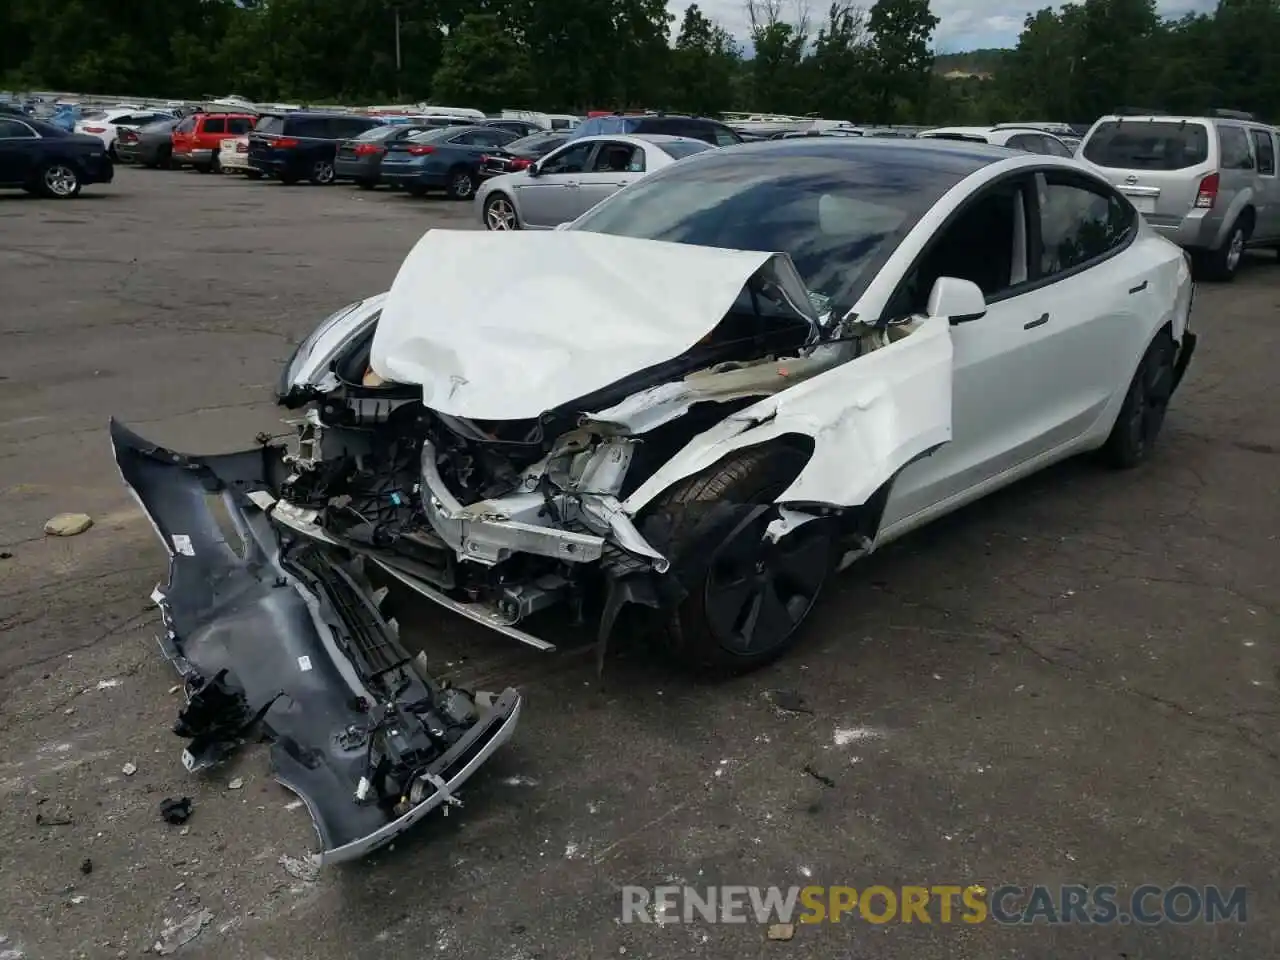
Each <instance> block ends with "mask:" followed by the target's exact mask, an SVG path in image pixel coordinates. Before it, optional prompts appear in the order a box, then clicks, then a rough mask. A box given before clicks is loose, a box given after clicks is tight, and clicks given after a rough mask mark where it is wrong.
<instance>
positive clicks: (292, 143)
mask: <svg viewBox="0 0 1280 960" xmlns="http://www.w3.org/2000/svg"><path fill="white" fill-rule="evenodd" d="M272 146H273V147H279V148H280V149H281V150H292V149H293V148H294V147H297V146H301V143H300V142H299V141H298V140H297V139H296V138H294V137H277V138H276V141H275V143H273V144H272Z"/></svg>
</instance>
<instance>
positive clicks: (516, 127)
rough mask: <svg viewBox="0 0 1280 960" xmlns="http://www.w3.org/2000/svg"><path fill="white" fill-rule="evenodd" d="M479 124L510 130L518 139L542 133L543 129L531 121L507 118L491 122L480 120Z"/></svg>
mask: <svg viewBox="0 0 1280 960" xmlns="http://www.w3.org/2000/svg"><path fill="white" fill-rule="evenodd" d="M480 123H482V124H483V125H484V126H486V127H497V128H498V129H500V130H510V131H511V132H512V133H514V134H515V135H516V136H518V137H528V136H532V135H533V134H535V133H542V132H544V131H543V128H542V127H540V126H538V124H536V123H534V122H533V121H532V120H512V119H510V118H509V117H495V118H493V119H492V120H481V121H480Z"/></svg>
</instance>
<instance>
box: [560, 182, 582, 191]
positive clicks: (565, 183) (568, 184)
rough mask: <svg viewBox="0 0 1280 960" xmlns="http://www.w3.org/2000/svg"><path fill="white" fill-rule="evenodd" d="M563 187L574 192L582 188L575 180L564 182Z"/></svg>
mask: <svg viewBox="0 0 1280 960" xmlns="http://www.w3.org/2000/svg"><path fill="white" fill-rule="evenodd" d="M564 185H565V186H566V187H572V188H573V189H575V190H576V189H578V187H580V186H582V184H580V183H578V181H577V180H566V181H565V182H564Z"/></svg>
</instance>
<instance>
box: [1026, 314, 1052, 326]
mask: <svg viewBox="0 0 1280 960" xmlns="http://www.w3.org/2000/svg"><path fill="white" fill-rule="evenodd" d="M1048 322H1049V315H1048V314H1047V313H1042V314H1040V318H1039V319H1038V320H1030V321H1028V322H1027V323H1024V324H1023V325H1022V329H1023V330H1033V329H1035V328H1036V327H1043V326H1044V325H1045V324H1046V323H1048Z"/></svg>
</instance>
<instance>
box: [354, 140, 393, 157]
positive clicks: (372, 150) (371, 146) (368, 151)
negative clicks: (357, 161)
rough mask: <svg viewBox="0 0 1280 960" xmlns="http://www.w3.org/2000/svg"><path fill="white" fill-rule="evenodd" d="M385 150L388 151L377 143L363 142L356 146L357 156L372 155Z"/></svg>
mask: <svg viewBox="0 0 1280 960" xmlns="http://www.w3.org/2000/svg"><path fill="white" fill-rule="evenodd" d="M385 152H386V151H385V150H383V149H382V147H380V146H378V145H377V144H376V143H362V144H360V145H359V146H357V147H356V156H357V157H372V156H376V155H378V154H380V153H385Z"/></svg>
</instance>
